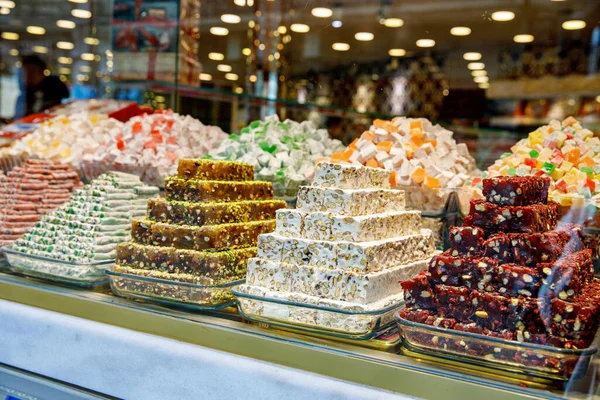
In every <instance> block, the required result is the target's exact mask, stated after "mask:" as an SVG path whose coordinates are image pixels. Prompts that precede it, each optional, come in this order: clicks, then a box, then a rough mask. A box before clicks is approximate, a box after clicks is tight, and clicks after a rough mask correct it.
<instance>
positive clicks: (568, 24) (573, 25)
mask: <svg viewBox="0 0 600 400" xmlns="http://www.w3.org/2000/svg"><path fill="white" fill-rule="evenodd" d="M562 27H563V29H565V30H567V31H576V30H579V29H583V28H585V21H582V20H580V19H574V20H571V21H565V22H563V23H562Z"/></svg>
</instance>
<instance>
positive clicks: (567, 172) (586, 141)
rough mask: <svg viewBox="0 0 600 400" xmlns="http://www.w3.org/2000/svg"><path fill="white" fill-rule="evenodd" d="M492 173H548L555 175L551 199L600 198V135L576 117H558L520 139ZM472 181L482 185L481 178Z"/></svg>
mask: <svg viewBox="0 0 600 400" xmlns="http://www.w3.org/2000/svg"><path fill="white" fill-rule="evenodd" d="M488 175H489V176H490V177H494V176H499V175H507V176H528V175H535V176H547V177H549V178H551V184H550V188H549V193H548V194H549V197H550V199H552V200H554V201H556V202H558V203H560V204H561V205H563V206H571V205H581V204H583V202H584V199H590V198H593V199H596V200H598V199H600V186H599V185H600V138H598V137H595V136H594V134H593V132H592V131H590V130H589V129H584V128H583V127H582V126H581V124H580V123H579V122H578V121H577V120H576V119H574V118H573V117H569V118H567V119H565V120H564V121H562V123H561V122H559V121H556V120H554V121H551V122H550V124H548V125H545V126H542V127H540V128H538V129H536V130H535V131H533V132H531V133H530V134H529V135H528V137H527V138H525V139H522V140H520V141H519V142H517V143H516V144H515V145H514V146H513V147H511V152H510V153H505V154H503V155H502V158H500V159H499V160H497V161H496V162H495V163H494V164H493V165H492V166H490V167H489V168H488ZM469 183H471V185H475V186H481V183H480V180H473V181H471V182H469ZM524 199H525V198H524ZM525 200H526V199H525Z"/></svg>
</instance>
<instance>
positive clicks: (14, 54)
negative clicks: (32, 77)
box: [8, 49, 19, 57]
mask: <svg viewBox="0 0 600 400" xmlns="http://www.w3.org/2000/svg"><path fill="white" fill-rule="evenodd" d="M8 53H9V54H10V55H11V56H15V57H16V56H18V55H19V50H17V49H10V51H9V52H8Z"/></svg>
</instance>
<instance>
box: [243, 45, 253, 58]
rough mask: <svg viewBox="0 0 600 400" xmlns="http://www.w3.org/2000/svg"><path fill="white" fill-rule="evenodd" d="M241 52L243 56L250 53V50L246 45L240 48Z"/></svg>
mask: <svg viewBox="0 0 600 400" xmlns="http://www.w3.org/2000/svg"><path fill="white" fill-rule="evenodd" d="M242 54H243V55H245V56H249V55H250V54H252V50H250V49H249V48H248V47H244V48H243V49H242Z"/></svg>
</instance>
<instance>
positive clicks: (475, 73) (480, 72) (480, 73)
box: [471, 69, 487, 76]
mask: <svg viewBox="0 0 600 400" xmlns="http://www.w3.org/2000/svg"><path fill="white" fill-rule="evenodd" d="M471 76H487V71H486V70H485V69H478V70H475V71H471Z"/></svg>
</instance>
